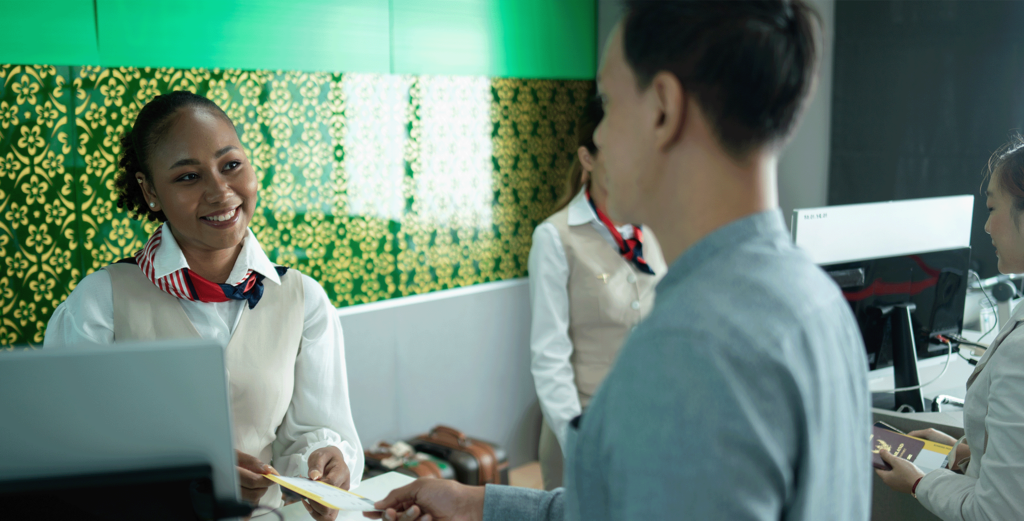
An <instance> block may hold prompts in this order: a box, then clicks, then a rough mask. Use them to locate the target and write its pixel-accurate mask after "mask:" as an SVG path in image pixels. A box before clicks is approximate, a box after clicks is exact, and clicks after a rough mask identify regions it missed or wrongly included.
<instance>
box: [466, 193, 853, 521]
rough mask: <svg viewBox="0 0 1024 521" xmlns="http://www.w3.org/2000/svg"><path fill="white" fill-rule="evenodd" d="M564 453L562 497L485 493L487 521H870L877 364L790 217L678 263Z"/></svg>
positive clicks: (734, 228) (761, 221) (497, 489)
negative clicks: (790, 226) (872, 370)
mask: <svg viewBox="0 0 1024 521" xmlns="http://www.w3.org/2000/svg"><path fill="white" fill-rule="evenodd" d="M657 292H658V293H657V300H656V304H655V309H654V311H653V312H652V313H651V315H650V317H649V318H648V319H647V321H645V322H644V323H643V324H642V325H641V326H640V328H639V329H638V330H637V331H636V332H635V333H634V334H633V335H632V336H631V337H630V338H629V339H628V340H627V341H626V344H625V345H624V346H623V348H622V350H621V352H620V353H619V357H618V360H617V361H616V362H615V366H614V368H613V369H612V370H611V372H610V373H609V374H608V377H607V379H606V380H605V381H604V383H603V385H602V386H601V388H600V389H599V390H598V392H597V394H596V395H595V397H594V399H593V401H592V402H591V404H590V407H589V408H588V409H587V411H586V413H585V414H584V415H583V416H582V417H581V418H579V419H578V420H577V421H574V425H575V426H576V427H575V428H570V432H569V435H568V439H569V440H568V442H567V444H566V445H567V447H566V448H567V450H566V452H567V454H568V457H567V459H566V462H565V479H564V483H565V487H564V488H561V489H558V490H555V491H553V492H541V491H534V490H527V489H519V488H513V487H501V486H488V487H487V491H486V499H485V502H484V519H486V520H488V521H492V520H493V521H498V520H521V519H536V520H556V519H557V520H560V519H570V520H576V519H586V520H604V519H607V520H623V519H697V520H713V519H728V520H780V519H781V520H808V521H810V520H813V521H819V520H826V519H827V520H849V521H862V520H867V519H868V517H869V513H870V511H871V508H870V507H871V464H870V446H869V438H870V426H871V415H870V405H869V394H868V390H867V378H866V376H867V375H866V371H867V362H866V358H865V354H864V347H863V344H862V342H861V338H860V332H859V331H858V329H857V325H856V322H855V321H854V319H853V316H852V314H851V312H850V309H849V306H848V304H847V303H846V301H845V300H844V299H843V296H842V294H841V293H840V292H839V289H838V288H837V287H836V286H835V284H833V282H832V281H831V280H830V279H829V278H828V276H827V275H826V274H825V273H824V272H822V270H821V269H819V268H818V267H817V266H815V265H814V264H813V263H812V262H811V261H810V260H809V259H808V258H807V257H806V256H805V255H804V254H803V253H801V252H800V251H799V250H797V249H796V248H795V247H794V246H793V245H792V242H791V241H790V239H789V236H788V234H787V233H786V228H785V226H784V224H783V222H782V219H781V214H780V213H779V212H778V211H771V212H764V213H760V214H756V215H752V216H749V217H747V218H744V219H742V220H739V221H736V222H733V223H731V224H729V225H726V226H724V227H722V228H720V229H718V230H716V231H714V232H713V233H711V234H710V235H708V236H707V237H705V238H704V239H703V240H701V241H700V242H699V243H697V244H695V245H694V246H693V247H691V248H690V249H689V250H687V251H686V252H685V253H684V254H683V255H681V256H680V258H679V259H677V260H676V261H675V262H674V263H673V265H672V266H671V268H670V269H669V271H668V273H667V275H666V276H665V278H664V279H663V280H662V281H661V283H660V284H659V285H658V288H657Z"/></svg>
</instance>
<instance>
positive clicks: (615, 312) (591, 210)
mask: <svg viewBox="0 0 1024 521" xmlns="http://www.w3.org/2000/svg"><path fill="white" fill-rule="evenodd" d="M602 116H604V111H603V110H602V108H601V100H600V99H598V98H594V99H592V100H591V101H590V102H589V103H587V105H586V107H585V108H584V110H583V114H582V115H581V116H580V118H579V120H578V121H577V122H576V143H577V146H578V147H579V148H578V149H577V150H576V158H575V159H574V160H573V164H572V167H571V168H570V169H569V176H568V182H567V184H566V188H565V193H564V194H563V195H562V198H561V200H560V201H559V203H558V204H557V205H556V207H555V208H556V210H555V212H554V214H553V215H551V217H548V218H547V220H545V221H544V222H543V223H541V224H540V225H539V226H537V228H536V229H535V230H534V232H533V247H532V248H531V249H530V261H529V269H530V302H531V305H532V308H533V313H532V315H533V324H532V328H531V332H530V351H531V352H532V364H531V369H532V372H533V381H534V384H535V385H536V387H537V396H538V397H539V398H540V406H541V411H542V412H543V414H544V423H543V426H542V427H541V435H540V465H541V473H542V475H543V477H544V488H545V489H546V490H554V489H555V488H558V487H560V486H562V449H561V447H565V429H566V427H567V426H568V425H569V421H571V420H572V419H573V418H575V417H576V416H579V415H580V413H581V412H582V408H585V407H586V406H587V404H588V403H589V402H590V399H591V397H592V396H594V393H595V392H596V391H597V388H598V386H600V385H601V381H602V380H604V377H605V375H606V374H608V370H609V369H611V366H612V363H613V362H614V361H615V355H616V354H617V353H618V352H619V348H620V347H621V346H622V343H623V341H624V340H625V338H626V336H627V335H628V334H629V332H630V331H631V330H632V329H635V328H636V326H637V324H639V323H640V321H641V320H643V319H644V318H645V317H646V316H647V314H648V313H650V311H651V308H652V307H653V306H654V286H655V285H656V284H657V283H658V281H659V280H661V278H662V277H663V276H665V271H666V267H665V259H664V257H662V254H661V248H660V247H659V246H658V241H657V240H656V239H655V238H654V234H653V233H652V232H651V231H650V230H649V229H647V228H646V227H639V226H635V225H633V224H625V225H619V224H618V223H615V222H613V221H612V220H611V219H609V218H608V214H607V211H606V210H605V201H606V200H607V198H608V188H607V187H606V186H605V173H604V163H603V162H602V161H601V154H600V153H599V152H598V150H597V147H596V146H595V145H594V129H595V128H597V125H598V123H600V122H601V117H602Z"/></svg>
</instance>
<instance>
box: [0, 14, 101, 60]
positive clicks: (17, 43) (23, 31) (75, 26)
mask: <svg viewBox="0 0 1024 521" xmlns="http://www.w3.org/2000/svg"><path fill="white" fill-rule="evenodd" d="M99 61H100V59H99V53H98V52H97V49H96V21H95V18H94V16H93V8H92V0H0V63H52V64H55V65H85V64H92V65H96V64H99Z"/></svg>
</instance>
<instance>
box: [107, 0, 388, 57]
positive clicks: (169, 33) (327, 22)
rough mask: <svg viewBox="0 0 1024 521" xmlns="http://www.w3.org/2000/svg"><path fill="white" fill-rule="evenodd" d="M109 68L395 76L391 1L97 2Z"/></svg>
mask: <svg viewBox="0 0 1024 521" xmlns="http://www.w3.org/2000/svg"><path fill="white" fill-rule="evenodd" d="M97 11H98V18H99V31H100V58H101V63H100V64H101V65H104V66H136V67H205V68H240V69H270V70H299V71H359V72H388V71H389V70H390V52H389V43H388V31H389V19H388V0H146V1H141V2H140V1H138V0H97Z"/></svg>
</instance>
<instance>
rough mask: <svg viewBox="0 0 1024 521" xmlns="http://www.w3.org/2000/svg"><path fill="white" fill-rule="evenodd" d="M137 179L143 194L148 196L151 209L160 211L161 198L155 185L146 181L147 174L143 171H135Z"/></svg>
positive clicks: (147, 202)
mask: <svg viewBox="0 0 1024 521" xmlns="http://www.w3.org/2000/svg"><path fill="white" fill-rule="evenodd" d="M135 181H137V182H138V183H139V188H141V189H142V195H143V197H145V198H146V205H147V206H149V209H150V210H152V211H154V212H159V211H160V199H159V198H157V196H156V192H155V191H154V190H153V185H151V184H149V182H147V181H146V175H145V174H143V173H142V172H135Z"/></svg>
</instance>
